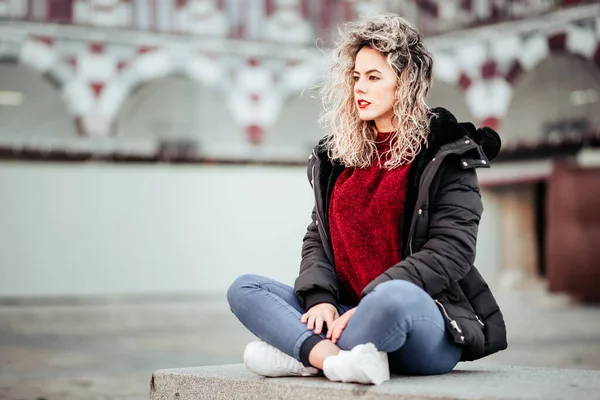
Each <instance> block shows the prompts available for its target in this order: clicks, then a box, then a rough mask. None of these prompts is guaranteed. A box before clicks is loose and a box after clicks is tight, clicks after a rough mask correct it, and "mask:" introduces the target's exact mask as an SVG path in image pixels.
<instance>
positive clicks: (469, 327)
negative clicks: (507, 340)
mask: <svg viewBox="0 0 600 400" xmlns="http://www.w3.org/2000/svg"><path fill="white" fill-rule="evenodd" d="M451 297H452V300H457V301H449V299H444V298H440V299H435V300H434V301H435V302H436V305H437V306H438V308H439V309H440V311H441V313H442V316H443V317H444V320H445V325H446V331H447V333H448V335H449V336H450V338H451V340H452V341H453V342H454V343H456V344H458V345H461V346H463V347H465V348H466V349H469V350H471V351H472V352H475V353H479V352H481V351H483V349H484V346H485V336H484V332H483V323H482V322H481V321H480V318H479V317H478V316H477V314H476V313H475V311H473V308H472V307H471V304H469V302H468V300H467V299H466V297H465V296H464V295H463V294H462V293H461V292H458V293H457V292H454V293H453V296H451ZM454 297H457V298H456V299H454Z"/></svg>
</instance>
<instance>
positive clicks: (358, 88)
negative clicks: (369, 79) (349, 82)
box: [354, 79, 365, 93]
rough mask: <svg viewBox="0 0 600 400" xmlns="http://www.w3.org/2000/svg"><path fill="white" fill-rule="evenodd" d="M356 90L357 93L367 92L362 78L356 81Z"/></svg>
mask: <svg viewBox="0 0 600 400" xmlns="http://www.w3.org/2000/svg"><path fill="white" fill-rule="evenodd" d="M354 91H355V92H356V93H365V85H364V84H363V83H362V81H361V80H360V79H359V80H357V81H356V82H354Z"/></svg>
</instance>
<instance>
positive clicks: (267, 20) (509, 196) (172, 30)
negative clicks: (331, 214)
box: [0, 0, 600, 284]
mask: <svg viewBox="0 0 600 400" xmlns="http://www.w3.org/2000/svg"><path fill="white" fill-rule="evenodd" d="M381 11H392V12H397V13H400V14H402V15H404V16H406V17H407V18H408V19H409V20H411V21H413V22H414V23H416V24H417V26H418V27H419V29H420V30H421V31H422V32H423V33H424V34H425V35H426V38H427V42H428V46H429V48H430V50H431V51H432V53H433V55H434V60H435V62H434V80H435V82H434V86H433V89H432V91H431V94H430V98H429V102H430V104H431V105H432V106H438V105H441V106H444V107H447V108H449V109H451V110H452V111H453V112H454V113H455V114H456V115H457V116H458V117H459V119H460V120H471V121H473V122H474V123H476V124H477V125H488V126H491V127H493V128H496V129H497V130H498V131H499V132H500V133H501V136H502V139H503V143H504V149H503V151H502V153H501V155H500V158H499V160H498V162H497V163H495V166H494V168H492V169H491V170H489V171H484V172H482V174H481V180H482V183H483V185H484V186H485V187H486V189H485V192H486V194H485V196H486V201H487V202H488V205H489V207H488V210H489V211H488V216H487V217H486V218H488V219H487V221H488V222H487V223H486V224H487V225H486V226H484V227H482V229H484V230H487V231H488V233H489V234H488V237H493V238H494V239H493V240H492V241H493V242H494V243H495V244H493V245H490V246H489V248H490V249H491V248H497V250H493V251H491V250H490V252H489V253H488V254H483V255H481V254H480V255H479V256H478V257H479V258H481V257H484V258H483V259H484V262H485V263H487V264H490V265H494V267H493V268H492V272H490V273H496V272H497V271H503V272H505V273H503V274H502V276H504V277H505V278H503V279H504V281H506V282H508V283H507V284H512V283H511V282H513V283H514V282H521V281H527V280H528V279H536V278H537V277H538V276H539V275H544V274H545V273H546V268H545V266H546V261H545V258H546V252H547V246H546V229H547V225H548V224H547V223H546V222H547V221H546V217H545V214H544V209H545V208H544V205H545V204H546V182H547V180H548V179H549V177H551V175H552V171H553V165H554V162H555V160H556V158H557V157H559V158H564V157H565V156H567V157H571V158H572V157H575V156H577V155H580V154H581V153H582V151H587V150H585V149H588V148H593V147H595V146H597V145H598V143H599V142H600V129H599V126H600V113H598V112H597V109H598V98H599V96H600V94H599V93H600V79H599V78H600V74H599V69H598V67H599V65H600V4H599V2H598V1H577V0H563V1H556V0H552V1H550V0H470V1H461V0H395V1H394V0H321V1H317V0H148V1H146V0H144V1H142V0H28V1H25V0H0V121H1V123H0V155H1V156H2V158H3V159H5V160H7V159H11V160H14V159H17V160H32V159H34V160H99V161H103V160H108V161H150V162H153V161H183V162H200V163H202V162H204V163H211V164H215V163H216V164H219V163H235V164H242V165H244V164H246V163H257V162H258V163H274V164H282V165H283V164H291V165H297V166H301V165H302V164H303V163H304V161H305V159H306V157H307V155H308V154H309V152H310V150H311V149H312V147H313V146H314V144H315V143H316V141H317V140H318V139H319V138H320V137H321V136H322V135H323V132H322V131H321V130H320V128H319V126H318V124H317V118H318V114H319V111H320V107H321V106H320V103H319V99H318V96H317V85H318V83H319V82H320V79H321V77H322V76H323V74H325V73H326V72H327V71H326V68H327V64H326V61H327V60H326V59H325V57H324V54H323V52H322V51H321V49H325V50H326V49H327V48H328V47H329V46H331V44H332V42H333V41H334V39H335V32H336V27H337V26H338V25H339V24H340V23H342V22H344V21H347V20H351V19H354V18H356V17H357V16H360V15H365V14H369V13H376V12H381ZM594 157H595V156H592V158H594ZM492 259H493V260H492Z"/></svg>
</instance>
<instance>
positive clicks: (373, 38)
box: [319, 13, 433, 169]
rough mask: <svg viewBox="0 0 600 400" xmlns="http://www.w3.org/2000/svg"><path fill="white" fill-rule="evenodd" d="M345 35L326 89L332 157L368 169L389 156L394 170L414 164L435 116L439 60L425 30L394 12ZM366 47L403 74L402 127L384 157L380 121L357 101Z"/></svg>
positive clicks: (399, 92)
mask: <svg viewBox="0 0 600 400" xmlns="http://www.w3.org/2000/svg"><path fill="white" fill-rule="evenodd" d="M340 34H341V37H342V39H341V41H340V42H339V43H337V44H336V47H335V48H334V50H333V52H332V56H333V61H332V66H331V68H330V71H329V75H328V76H327V77H326V79H325V82H324V83H323V85H322V87H321V89H320V95H321V99H322V102H323V112H322V114H321V117H320V118H319V123H320V124H321V126H322V127H323V128H324V129H325V130H326V131H327V132H329V133H328V134H327V135H326V136H325V146H326V148H327V150H328V153H329V157H330V158H332V159H337V160H339V161H340V162H341V163H342V164H344V165H345V166H346V167H356V168H364V167H368V166H369V165H370V164H371V162H372V160H373V158H374V157H378V158H379V159H380V160H381V159H383V160H385V162H384V166H385V167H386V168H388V169H393V168H397V167H399V166H401V165H404V164H406V163H410V162H411V161H412V160H413V159H414V157H415V156H416V155H417V154H418V152H419V151H420V149H421V146H422V145H424V144H426V140H427V135H428V133H429V124H430V117H431V114H430V111H429V108H428V107H427V104H426V97H427V93H428V92H429V88H430V87H431V84H432V65H433V59H432V56H431V54H430V53H429V51H428V50H427V49H426V48H425V44H424V43H423V38H422V36H421V34H420V33H419V31H418V30H417V29H416V28H415V27H414V26H413V25H412V24H411V23H410V22H408V21H407V20H406V19H404V18H402V17H400V16H399V15H396V14H392V13H385V14H380V15H376V16H369V17H365V18H361V19H359V20H358V21H355V22H349V23H346V24H344V25H343V26H342V27H341V29H340ZM363 47H370V48H372V49H375V50H378V51H379V52H380V53H381V54H382V55H383V56H384V57H385V58H386V60H387V62H388V64H389V65H390V67H391V68H392V70H393V71H394V73H395V75H396V77H397V78H398V82H397V89H396V94H395V98H396V100H395V102H394V105H393V111H394V119H393V123H394V125H395V127H396V129H395V133H394V134H393V135H392V136H391V139H390V140H391V142H390V150H389V151H388V152H386V153H384V154H381V155H379V154H377V145H376V143H375V138H376V134H377V129H376V127H375V124H374V122H373V121H363V120H361V119H360V118H359V114H358V110H357V107H356V104H355V102H354V80H353V72H354V63H355V58H356V55H357V54H358V52H359V51H360V50H361V49H362V48H363Z"/></svg>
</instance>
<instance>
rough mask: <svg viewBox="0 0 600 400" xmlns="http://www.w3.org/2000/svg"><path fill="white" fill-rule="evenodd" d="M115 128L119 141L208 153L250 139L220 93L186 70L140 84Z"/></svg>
mask: <svg viewBox="0 0 600 400" xmlns="http://www.w3.org/2000/svg"><path fill="white" fill-rule="evenodd" d="M115 132H116V136H117V138H118V140H119V141H124V142H137V143H145V144H150V145H158V146H161V145H163V146H184V147H185V146H191V147H193V148H194V150H193V151H198V152H199V153H200V154H203V155H207V156H212V155H213V154H212V153H213V151H214V149H217V150H218V149H219V148H223V147H227V146H235V144H236V143H239V142H240V141H241V140H245V139H244V138H243V130H242V129H241V128H240V127H239V126H238V125H237V124H236V123H235V122H234V119H233V117H232V115H231V113H230V111H229V110H228V108H227V104H226V103H225V100H224V99H223V96H222V95H221V93H218V92H217V91H216V90H214V89H212V88H208V87H205V86H202V85H200V84H199V83H197V82H196V81H194V80H192V79H190V78H188V77H184V76H167V77H163V78H158V79H155V80H153V81H150V82H147V83H145V84H143V85H140V86H139V87H138V88H137V89H136V90H135V91H134V92H133V93H132V94H131V95H130V96H129V97H128V98H127V99H126V101H125V102H124V104H123V106H122V107H121V110H120V113H119V115H118V117H117V120H116V123H115Z"/></svg>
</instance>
